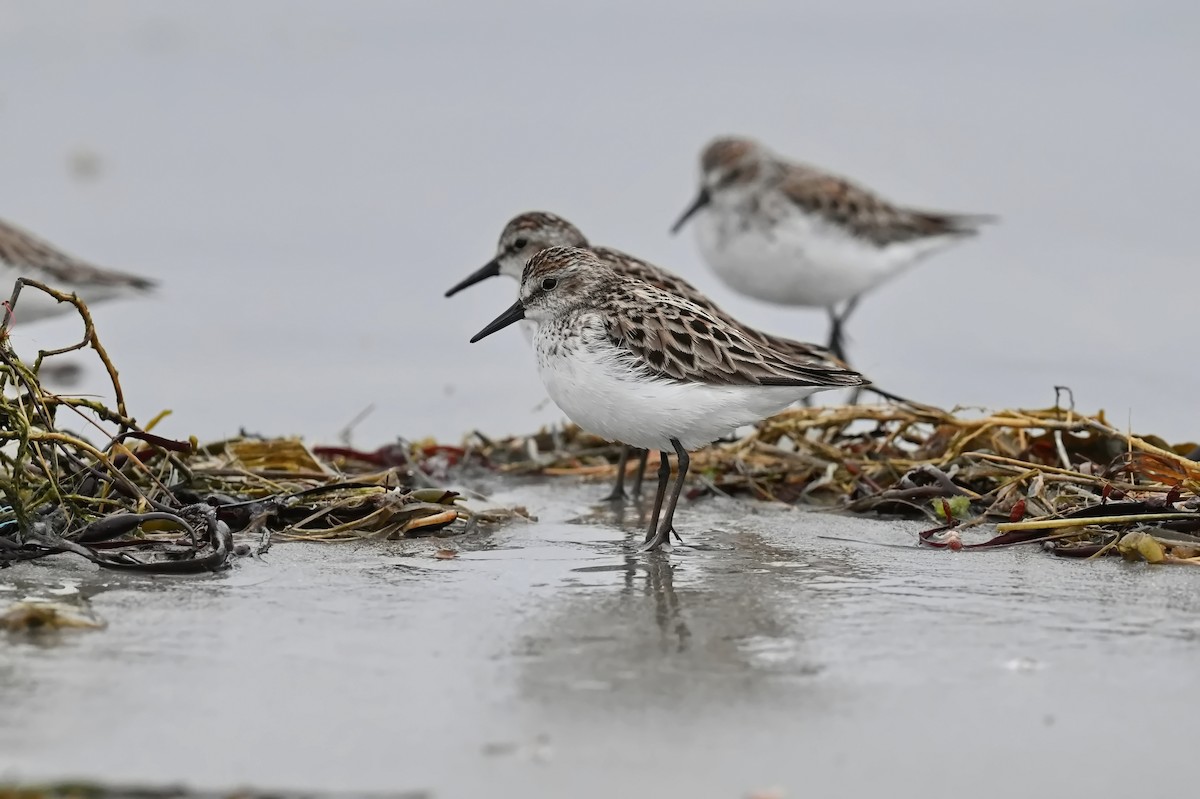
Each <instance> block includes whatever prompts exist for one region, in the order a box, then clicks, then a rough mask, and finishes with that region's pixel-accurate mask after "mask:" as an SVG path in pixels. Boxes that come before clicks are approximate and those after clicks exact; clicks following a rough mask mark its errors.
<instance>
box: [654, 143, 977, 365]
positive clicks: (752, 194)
mask: <svg viewBox="0 0 1200 799" xmlns="http://www.w3.org/2000/svg"><path fill="white" fill-rule="evenodd" d="M700 171H701V178H700V191H699V194H698V195H697V196H696V199H695V200H694V201H693V202H692V204H691V205H690V206H688V208H687V210H685V211H684V212H683V215H682V216H680V217H679V220H678V221H677V222H676V223H675V225H674V226H673V227H672V228H671V231H672V232H673V233H674V232H678V231H679V229H680V228H681V227H683V225H684V223H685V222H687V221H688V220H689V219H691V218H692V217H693V216H695V217H696V224H695V228H696V239H697V241H698V243H699V245H700V251H701V253H702V254H703V256H704V259H705V260H706V261H707V262H708V265H709V266H710V267H712V269H713V271H715V272H716V273H717V275H718V276H719V277H720V278H721V279H722V280H723V281H724V282H725V283H726V285H728V286H729V287H730V288H732V289H733V290H734V291H737V292H739V293H741V294H745V295H747V296H749V297H754V298H756V299H759V300H764V301H766V302H771V303H776V304H779V305H799V306H811V307H823V308H825V309H827V311H828V313H829V318H830V322H831V325H830V336H829V349H830V350H831V351H832V352H834V353H835V354H836V355H837V356H838V357H839V358H842V359H845V352H844V341H843V331H844V326H845V323H846V320H847V319H848V318H849V316H850V314H851V313H852V312H853V311H854V308H855V306H856V305H857V304H858V301H859V299H860V298H861V297H862V295H863V294H864V293H865V292H867V291H869V290H870V289H873V288H875V287H876V286H878V285H879V284H881V283H883V282H884V281H886V280H888V279H889V278H891V277H894V276H896V275H898V274H900V273H901V272H903V271H904V270H905V269H907V268H908V267H910V266H912V265H914V264H916V263H917V262H918V261H920V260H921V259H922V258H924V257H925V256H928V255H930V254H932V253H935V252H937V251H938V250H941V249H943V248H945V247H948V246H950V245H951V244H954V243H955V242H957V241H960V240H962V239H963V238H965V237H968V236H972V235H974V234H975V233H977V232H978V228H979V226H980V225H981V224H982V223H984V222H987V221H990V220H991V219H992V218H991V217H988V216H984V215H979V214H948V213H936V212H929V211H918V210H914V209H912V208H905V207H901V206H898V205H893V204H891V203H889V202H887V201H886V200H884V199H882V198H880V197H879V195H877V194H875V193H873V192H871V191H869V190H868V189H865V188H863V187H861V186H858V185H856V184H854V183H852V182H850V181H849V180H847V179H845V178H842V177H839V176H837V175H832V174H829V173H827V172H822V171H821V170H818V169H816V168H814V167H811V166H807V165H805V164H799V163H794V162H790V161H787V160H785V159H784V158H781V157H779V156H777V155H776V154H775V153H773V152H771V151H770V150H768V149H767V148H766V147H764V146H763V145H761V144H759V143H758V142H755V141H753V140H751V139H747V138H741V137H722V138H718V139H715V140H713V141H712V142H711V143H709V144H708V146H707V147H705V148H704V152H703V153H702V155H701V158H700ZM839 305H841V306H842V308H841V310H840V311H839V310H838V306H839Z"/></svg>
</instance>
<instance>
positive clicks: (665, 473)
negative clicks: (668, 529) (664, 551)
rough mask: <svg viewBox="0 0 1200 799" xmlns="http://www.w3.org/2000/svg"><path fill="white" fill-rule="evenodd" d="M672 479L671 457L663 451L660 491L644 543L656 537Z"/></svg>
mask: <svg viewBox="0 0 1200 799" xmlns="http://www.w3.org/2000/svg"><path fill="white" fill-rule="evenodd" d="M670 479H671V459H670V457H668V456H667V453H665V452H664V453H662V460H660V461H659V462H658V491H657V492H656V493H655V495H654V510H653V511H652V512H651V514H650V527H649V529H648V530H646V540H645V542H644V543H646V544H649V543H650V541H651V540H652V539H653V538H654V536H655V532H656V531H657V530H658V516H659V514H660V513H661V512H662V505H663V497H665V496H666V495H667V483H668V482H669V481H670Z"/></svg>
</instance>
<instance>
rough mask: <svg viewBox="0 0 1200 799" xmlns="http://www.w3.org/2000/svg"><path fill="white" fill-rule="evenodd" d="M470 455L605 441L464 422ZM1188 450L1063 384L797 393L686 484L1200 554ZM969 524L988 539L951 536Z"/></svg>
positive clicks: (532, 469) (498, 457) (1199, 468)
mask: <svg viewBox="0 0 1200 799" xmlns="http://www.w3.org/2000/svg"><path fill="white" fill-rule="evenodd" d="M1057 392H1058V395H1059V396H1060V397H1061V396H1062V394H1064V393H1065V394H1066V395H1067V396H1068V397H1070V392H1069V391H1066V390H1064V389H1061V388H1059V389H1057ZM472 453H477V454H478V456H479V457H480V458H481V459H486V461H487V462H490V463H493V464H495V465H496V466H495V468H497V469H499V470H501V471H504V472H510V473H518V474H535V473H536V474H543V475H551V476H579V477H589V478H591V477H594V478H599V479H607V478H610V477H611V476H612V475H613V474H614V473H615V472H614V469H615V467H614V466H613V465H612V461H614V460H615V459H616V457H617V455H618V448H616V447H614V446H612V445H610V444H607V443H606V442H604V441H602V440H600V439H598V438H596V437H594V436H590V435H588V434H586V433H584V432H583V431H581V430H579V429H578V428H576V427H574V426H567V427H565V428H562V429H558V430H542V431H540V432H539V433H537V434H535V435H532V436H525V437H520V436H518V437H512V438H507V439H503V440H499V441H493V440H490V439H488V438H487V437H485V436H482V435H480V434H478V433H476V434H474V435H473V437H472V439H471V440H470V441H469V443H468V454H472ZM1196 454H1197V447H1196V445H1195V444H1194V443H1183V444H1178V445H1174V446H1172V445H1169V444H1167V443H1166V442H1165V441H1163V440H1162V439H1161V438H1159V437H1156V436H1137V435H1133V434H1132V433H1129V432H1122V431H1120V430H1118V429H1116V428H1115V427H1113V426H1112V425H1111V424H1109V422H1108V421H1107V419H1106V418H1105V416H1104V414H1103V413H1102V412H1101V413H1096V414H1092V415H1087V414H1080V413H1078V412H1076V411H1075V409H1074V403H1073V398H1072V399H1071V402H1070V403H1068V405H1067V406H1066V407H1064V406H1063V405H1061V404H1058V403H1056V404H1055V405H1054V406H1053V407H1050V408H1044V409H1040V410H1004V411H993V412H989V411H983V410H978V409H968V408H954V409H951V410H944V409H941V408H936V407H933V406H930V405H925V404H921V403H916V402H908V401H895V402H889V403H886V404H882V405H857V404H856V405H839V406H830V407H797V408H793V409H790V410H788V411H785V412H784V413H782V414H779V415H777V416H775V417H772V418H770V419H767V420H765V421H763V422H762V423H760V424H759V425H757V426H756V427H755V428H753V430H751V432H749V433H748V434H747V435H745V436H742V437H740V438H737V439H734V440H730V441H724V442H719V443H717V444H715V445H714V446H712V447H709V448H707V449H705V450H702V451H700V452H697V453H696V454H695V455H694V456H693V458H692V471H693V473H694V474H696V475H697V480H698V481H699V483H700V484H701V485H700V486H699V487H697V488H693V490H692V491H691V492H690V496H691V497H693V498H695V497H698V496H701V495H703V494H706V493H720V494H725V495H741V496H750V497H754V498H756V499H760V500H768V501H777V502H784V503H805V504H811V505H815V506H819V507H823V508H828V509H832V510H839V511H842V512H848V513H856V514H870V515H874V516H882V517H889V518H918V519H919V518H925V519H928V520H930V521H931V522H933V523H935V524H936V525H937V526H935V527H933V528H931V529H929V530H926V531H925V532H923V533H922V534H921V535H919V536H918V539H917V541H918V543H919V544H921V545H924V546H931V547H938V548H947V549H955V550H970V549H988V548H996V547H1005V546H1014V545H1019V544H1036V545H1042V546H1043V547H1045V548H1046V549H1047V550H1048V551H1051V552H1053V553H1054V554H1056V555H1060V556H1063V557H1096V556H1100V555H1108V554H1112V555H1122V556H1124V557H1126V558H1130V559H1140V560H1149V561H1151V562H1167V563H1190V564H1198V565H1200V497H1198V496H1197V494H1198V492H1200V463H1197V462H1196V461H1195V460H1194V458H1195V457H1196ZM655 459H656V456H655V455H653V454H652V456H651V462H652V463H653V462H654V460H655ZM971 528H980V531H979V532H982V533H986V534H990V537H987V538H985V539H984V540H978V541H964V539H963V533H964V531H966V530H968V529H971ZM1147 537H1148V538H1147Z"/></svg>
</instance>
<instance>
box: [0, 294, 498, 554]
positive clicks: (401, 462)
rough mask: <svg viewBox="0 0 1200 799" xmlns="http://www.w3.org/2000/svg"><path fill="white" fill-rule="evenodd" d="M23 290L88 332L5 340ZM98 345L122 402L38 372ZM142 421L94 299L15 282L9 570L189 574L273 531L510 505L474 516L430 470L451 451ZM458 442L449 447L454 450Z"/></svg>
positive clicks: (1, 397) (4, 526) (375, 526)
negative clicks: (78, 560) (172, 433)
mask: <svg viewBox="0 0 1200 799" xmlns="http://www.w3.org/2000/svg"><path fill="white" fill-rule="evenodd" d="M22 290H24V291H32V290H37V291H43V292H46V293H47V294H49V295H50V296H52V297H54V298H55V299H56V300H58V301H59V302H67V303H71V304H73V305H74V306H75V308H76V310H77V311H78V313H79V316H80V318H81V319H82V320H83V325H84V334H83V337H82V338H81V339H80V340H79V341H78V342H76V343H74V344H72V345H71V346H67V347H63V348H61V349H57V350H52V351H42V352H40V353H38V355H37V357H36V358H35V359H34V360H33V361H32V362H31V363H26V362H24V361H22V360H21V358H20V357H19V356H18V355H17V354H16V352H15V351H14V350H13V348H12V346H11V341H10V339H9V337H8V329H9V325H10V323H11V319H12V309H13V308H15V307H17V302H18V297H19V295H20V293H21V292H22ZM81 351H88V352H91V353H92V354H94V355H95V356H96V357H97V358H98V359H99V361H100V362H101V364H103V367H104V369H105V371H106V373H107V375H108V380H109V382H110V384H111V390H112V396H113V398H114V402H113V403H112V404H111V407H110V405H106V404H104V403H102V402H100V401H98V400H96V399H92V398H88V397H75V396H66V395H59V394H56V393H54V392H52V391H49V390H47V389H46V388H45V387H44V386H43V385H42V383H41V382H40V381H39V379H38V374H39V371H40V370H41V368H42V365H43V364H44V363H45V362H46V361H47V360H49V359H53V358H57V357H59V356H62V355H65V354H66V353H72V352H81ZM164 415H165V414H160V415H159V417H156V418H154V419H152V420H150V422H148V423H147V424H145V425H141V424H139V423H138V422H137V421H136V420H135V419H134V418H133V417H132V416H131V415H130V413H129V411H128V410H127V407H126V401H125V395H124V392H123V391H122V388H121V383H120V380H119V378H118V374H117V370H116V368H115V367H114V365H113V362H112V360H111V359H110V358H109V355H108V353H107V351H106V350H105V349H104V346H103V345H102V343H101V342H100V339H99V337H98V336H97V335H96V330H95V327H94V326H93V324H92V318H91V315H90V314H89V312H88V309H87V306H86V305H85V304H84V303H83V302H81V301H80V300H79V299H78V298H77V297H75V296H74V295H69V294H65V293H63V292H59V291H56V290H54V289H52V288H50V287H48V286H46V285H44V284H41V283H38V282H37V281H32V280H20V281H18V282H17V285H16V288H15V289H14V292H13V295H12V297H11V298H10V299H9V300H8V302H7V303H5V309H4V320H3V323H0V567H3V566H5V565H11V564H12V563H15V562H18V561H24V560H31V559H35V558H40V557H45V556H47V555H52V554H58V553H74V554H76V555H79V556H80V557H83V558H86V559H87V560H89V561H91V562H93V563H95V564H97V565H98V566H101V567H104V568H108V569H118V570H125V571H142V572H155V573H176V574H179V573H191V572H202V571H211V570H216V569H221V568H224V567H226V566H227V565H228V564H229V562H230V558H231V557H232V556H234V555H235V554H260V553H262V552H264V551H266V550H267V548H269V547H270V545H271V543H272V542H273V541H278V540H295V539H305V540H336V539H348V538H363V537H394V536H411V535H425V534H433V533H437V532H439V531H443V530H445V529H446V528H448V527H449V526H450V525H456V527H455V528H454V529H455V531H456V532H463V531H464V530H466V529H470V527H469V526H470V525H472V524H475V523H478V522H480V521H490V520H492V519H493V518H502V517H503V516H504V512H503V511H493V512H490V513H489V514H472V513H471V512H470V511H469V510H468V509H467V508H466V507H464V506H463V505H462V504H460V503H459V502H458V500H459V499H460V496H459V495H458V494H457V493H455V492H453V491H450V490H447V489H445V488H440V487H438V486H436V485H434V484H433V483H432V481H431V480H430V479H429V478H428V475H427V472H426V470H425V468H424V464H425V463H426V462H427V461H430V460H436V461H437V462H439V463H440V462H442V461H444V460H445V452H444V451H443V450H444V448H436V447H435V448H432V449H430V450H427V449H426V448H422V447H416V446H406V445H404V444H402V443H401V444H394V445H391V446H389V447H385V448H382V449H380V450H377V451H376V452H375V453H366V454H365V455H363V456H362V457H357V458H354V459H352V461H351V462H352V463H353V464H354V467H355V468H354V469H353V471H347V470H346V469H345V463H346V459H345V458H343V457H341V455H340V452H339V450H338V449H337V448H329V449H328V450H325V451H322V450H321V449H319V448H309V447H307V446H305V445H304V444H303V443H302V442H300V441H299V440H296V439H268V438H261V437H254V436H244V437H240V438H238V439H235V440H229V441H219V442H214V443H210V444H207V445H203V446H202V445H200V444H199V443H198V442H197V441H196V440H194V439H192V440H176V439H170V438H166V437H163V436H159V435H156V434H155V433H154V432H152V431H153V429H154V427H155V426H156V424H157V423H158V421H159V420H160V419H161V418H162V416H164ZM450 449H451V450H452V449H453V448H450Z"/></svg>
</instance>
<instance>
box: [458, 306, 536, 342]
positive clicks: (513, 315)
mask: <svg viewBox="0 0 1200 799" xmlns="http://www.w3.org/2000/svg"><path fill="white" fill-rule="evenodd" d="M524 318H525V306H524V305H522V304H521V301H520V300H517V301H516V302H514V303H513V304H512V307H511V308H509V309H508V310H507V311H505V312H504V313H502V314H500V315H499V316H497V317H496V318H495V319H493V320H492V323H491V324H490V325H488V326H487V327H485V328H484V329H483V330H480V331H479V332H478V333H476V334H475V335H474V336H472V337H471V343H472V344H474V343H475V342H476V341H479V340H480V339H482V338H487V337H488V336H490V335H492V334H493V333H495V332H496V331H497V330H503V329H504V328H506V327H508V326H509V325H511V324H512V323H513V322H520V321H521V320H522V319H524Z"/></svg>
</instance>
